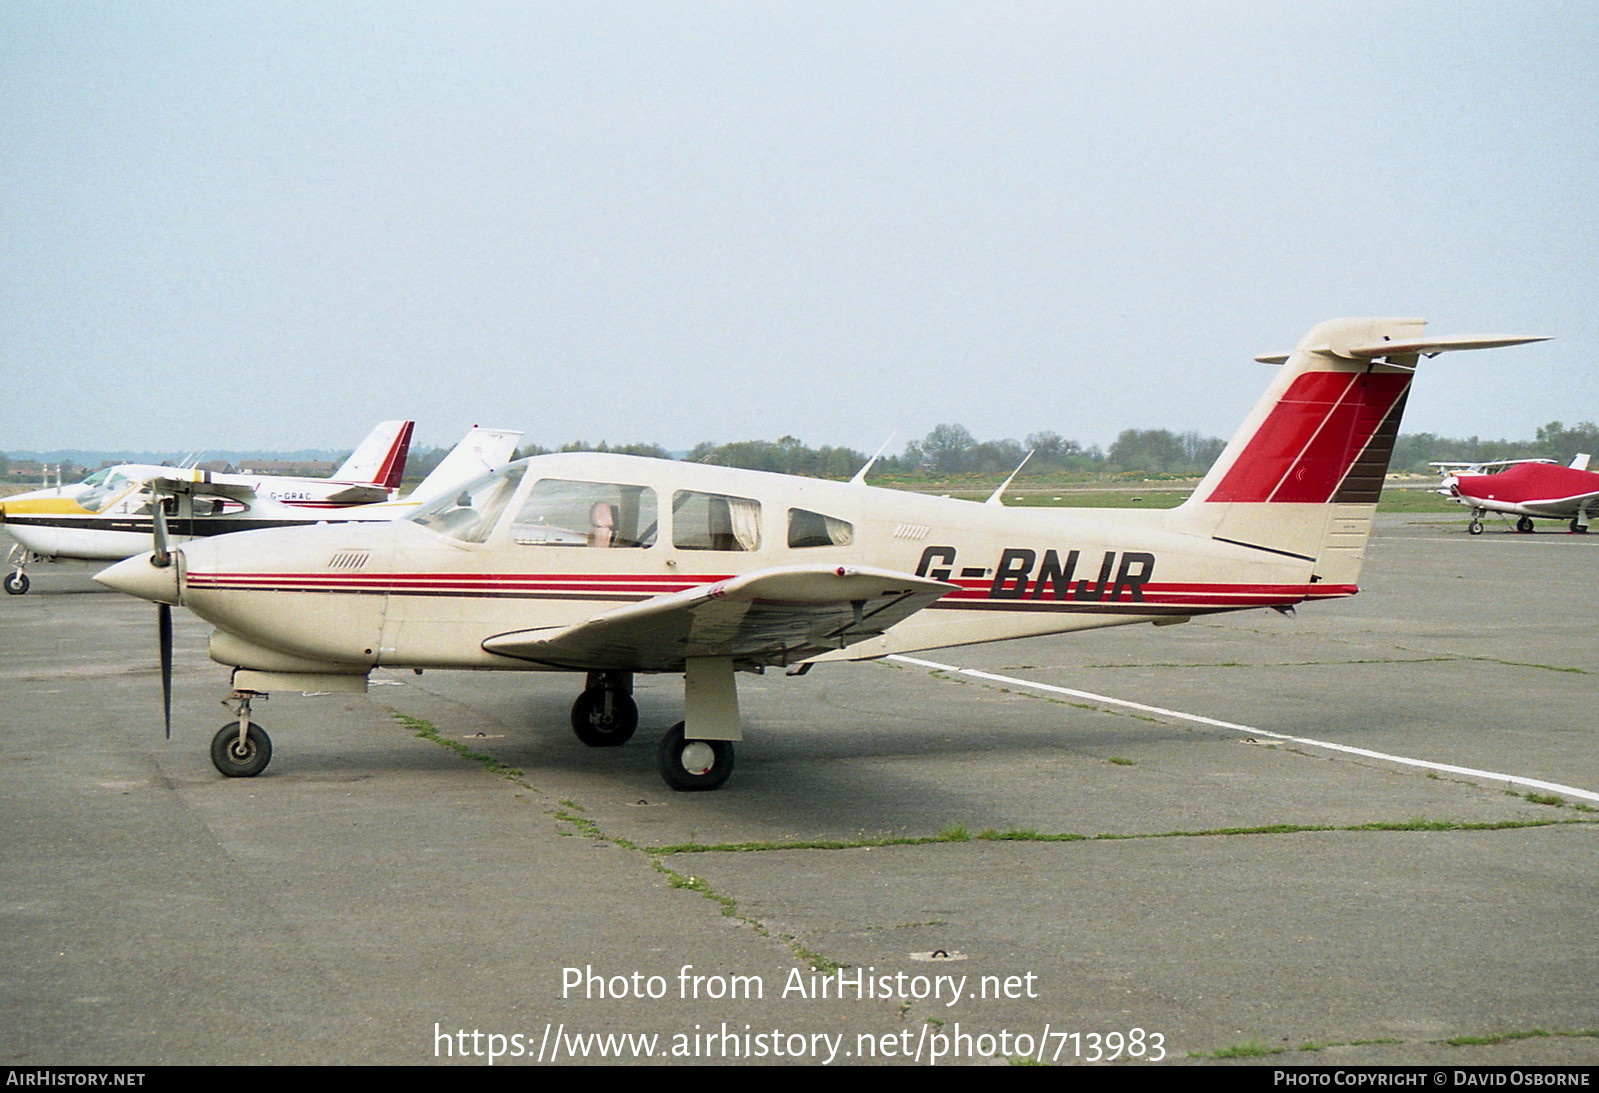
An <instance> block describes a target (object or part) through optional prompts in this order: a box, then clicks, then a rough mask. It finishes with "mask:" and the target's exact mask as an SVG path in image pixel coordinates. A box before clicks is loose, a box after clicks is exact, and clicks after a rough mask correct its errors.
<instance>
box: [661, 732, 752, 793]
mask: <svg viewBox="0 0 1599 1093" xmlns="http://www.w3.org/2000/svg"><path fill="white" fill-rule="evenodd" d="M655 757H656V759H658V760H659V761H660V766H661V777H662V778H664V779H665V780H666V784H667V785H669V786H671V787H672V788H673V789H680V790H688V791H692V790H701V789H716V788H718V787H719V786H721V784H722V783H723V782H725V781H727V776H728V775H729V774H732V773H733V742H732V741H731V740H686V739H684V737H683V722H681V721H679V722H678V723H677V724H675V725H673V726H672V727H671V728H670V729H668V730H666V735H665V736H663V737H661V746H660V747H659V748H657V749H656V752H655Z"/></svg>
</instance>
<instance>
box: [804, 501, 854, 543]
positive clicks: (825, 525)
mask: <svg viewBox="0 0 1599 1093" xmlns="http://www.w3.org/2000/svg"><path fill="white" fill-rule="evenodd" d="M854 541H855V528H854V526H853V525H851V524H850V522H849V521H848V520H840V519H839V518H838V517H836V516H825V515H823V514H822V513H820V512H811V511H810V510H809V509H789V510H788V545H789V546H791V547H819V546H849V545H850V544H851V543H853V542H854Z"/></svg>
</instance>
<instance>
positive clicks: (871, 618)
mask: <svg viewBox="0 0 1599 1093" xmlns="http://www.w3.org/2000/svg"><path fill="white" fill-rule="evenodd" d="M954 587H955V586H954V585H950V584H946V583H944V582H942V581H931V580H928V579H927V578H925V577H913V576H911V575H910V574H907V573H895V572H892V571H890V570H884V569H870V568H866V567H851V566H820V565H804V566H782V567H778V568H774V569H764V570H761V571H759V572H756V573H750V574H746V575H744V576H741V577H732V578H729V579H728V580H725V581H717V582H715V583H713V584H706V585H696V586H695V587H693V588H686V589H684V590H682V591H681V592H673V593H669V594H667V595H664V596H656V597H654V598H652V599H648V600H644V601H643V602H641V603H635V604H628V605H627V606H626V607H620V608H617V609H616V610H614V611H610V612H607V613H606V614H603V615H600V616H598V617H597V618H593V619H590V620H589V621H587V622H583V623H579V624H577V625H576V626H566V627H556V628H550V629H543V630H518V631H513V632H510V633H506V634H499V635H496V636H495V637H492V638H489V639H488V640H487V641H485V642H484V643H483V648H484V649H486V650H487V651H489V652H491V653H497V654H499V655H501V656H508V657H515V658H517V659H519V660H528V661H533V662H535V663H539V664H547V665H550V666H552V667H560V668H583V669H588V670H594V669H596V668H602V667H603V668H608V669H615V670H626V671H644V672H650V671H663V672H672V671H682V670H683V666H684V663H685V662H686V661H687V660H688V659H689V658H691V657H731V658H732V659H733V660H734V661H735V662H736V663H737V664H739V665H740V666H741V667H761V666H766V665H786V664H793V663H796V662H798V661H802V660H806V659H808V658H810V657H814V656H818V655H820V654H822V653H826V652H831V651H832V650H835V649H843V648H846V647H848V646H850V645H853V644H855V643H856V642H860V641H865V640H867V639H868V638H875V637H878V636H879V635H881V634H882V633H883V632H884V631H886V630H887V629H888V628H889V627H891V626H894V625H895V624H896V623H899V622H902V621H904V620H905V619H906V618H909V617H910V616H911V615H913V614H915V613H916V612H917V611H920V610H921V609H922V608H924V607H926V606H927V605H928V604H930V603H932V602H933V601H935V600H937V599H938V598H939V597H941V596H943V595H944V594H945V593H946V592H950V591H952V590H953V589H954Z"/></svg>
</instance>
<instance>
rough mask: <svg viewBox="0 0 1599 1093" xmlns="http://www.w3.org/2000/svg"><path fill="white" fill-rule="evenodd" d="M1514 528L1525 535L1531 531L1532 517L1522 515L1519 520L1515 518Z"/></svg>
mask: <svg viewBox="0 0 1599 1093" xmlns="http://www.w3.org/2000/svg"><path fill="white" fill-rule="evenodd" d="M1516 530H1517V531H1519V532H1521V533H1522V534H1523V535H1526V534H1527V533H1528V532H1530V531H1532V517H1530V516H1523V517H1522V518H1521V519H1520V520H1517V521H1516Z"/></svg>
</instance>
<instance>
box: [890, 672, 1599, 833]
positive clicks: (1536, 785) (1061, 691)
mask: <svg viewBox="0 0 1599 1093" xmlns="http://www.w3.org/2000/svg"><path fill="white" fill-rule="evenodd" d="M884 659H886V660H894V661H898V662H899V663H901V664H913V665H915V666H916V667H918V668H931V669H933V670H934V671H938V672H953V673H954V674H956V675H962V676H971V677H972V678H973V679H986V680H989V681H990V682H993V683H1003V684H1005V685H1006V686H1009V687H1024V688H1027V689H1029V690H1034V691H1047V692H1049V693H1050V694H1058V695H1070V696H1071V697H1073V698H1083V699H1087V700H1088V701H1090V702H1100V703H1104V704H1105V705H1107V706H1122V707H1124V708H1126V709H1129V710H1138V711H1140V712H1142V713H1148V714H1154V715H1156V716H1157V717H1169V718H1172V719H1174V720H1177V721H1192V722H1194V723H1195V724H1197V725H1209V726H1210V727H1212V728H1216V729H1231V730H1232V731H1233V732H1242V733H1248V734H1249V735H1251V736H1269V737H1271V738H1272V739H1273V740H1287V741H1289V742H1290V743H1294V744H1303V745H1305V746H1306V747H1312V748H1324V749H1326V750H1327V751H1339V752H1343V753H1345V754H1347V755H1359V756H1363V757H1364V758H1367V759H1381V760H1383V761H1384V762H1388V763H1398V764H1400V765H1401V766H1407V767H1420V768H1421V769H1423V770H1435V771H1441V772H1443V773H1445V774H1460V775H1465V776H1466V777H1468V778H1486V779H1489V780H1491V781H1496V782H1505V783H1507V784H1509V785H1513V786H1525V787H1527V788H1528V789H1538V790H1543V791H1544V792H1547V793H1558V794H1560V795H1561V796H1562V797H1580V798H1582V799H1583V800H1585V801H1595V802H1599V793H1595V792H1594V791H1593V790H1590V789H1578V788H1577V787H1576V786H1565V785H1561V784H1560V783H1559V782H1544V781H1541V780H1539V779H1537V778H1523V777H1521V776H1520V775H1517V774H1503V773H1500V772H1499V771H1492V770H1477V769H1476V768H1474V767H1457V766H1453V765H1451V764H1449V763H1432V762H1428V761H1427V760H1425V759H1411V758H1410V757H1408V756H1404V755H1389V754H1388V753H1387V752H1381V751H1372V750H1370V749H1369V748H1355V747H1350V746H1349V745H1348V744H1333V743H1329V742H1328V741H1326V740H1312V739H1310V738H1309V737H1307V736H1289V735H1287V734H1285V733H1280V732H1271V731H1269V730H1267V729H1257V728H1255V727H1254V726H1252V725H1239V724H1237V723H1235V722H1232V721H1219V720H1217V719H1216V718H1214V717H1204V716H1201V715H1200V714H1193V713H1182V712H1181V711H1179V710H1168V709H1164V708H1163V707H1160V706H1146V705H1145V704H1144V703H1142V702H1129V701H1127V700H1126V699H1125V698H1111V697H1110V696H1109V695H1097V694H1094V693H1093V692H1092V691H1077V690H1073V689H1072V688H1070V687H1056V686H1055V685H1054V684H1051V683H1035V682H1034V681H1032V680H1030V679H1017V678H1016V677H1015V676H1001V675H995V674H994V673H993V672H982V671H978V670H977V669H976V668H958V667H956V666H955V665H953V664H939V663H937V662H936V661H931V660H920V659H918V658H916V657H905V656H890V657H886V658H884Z"/></svg>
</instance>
